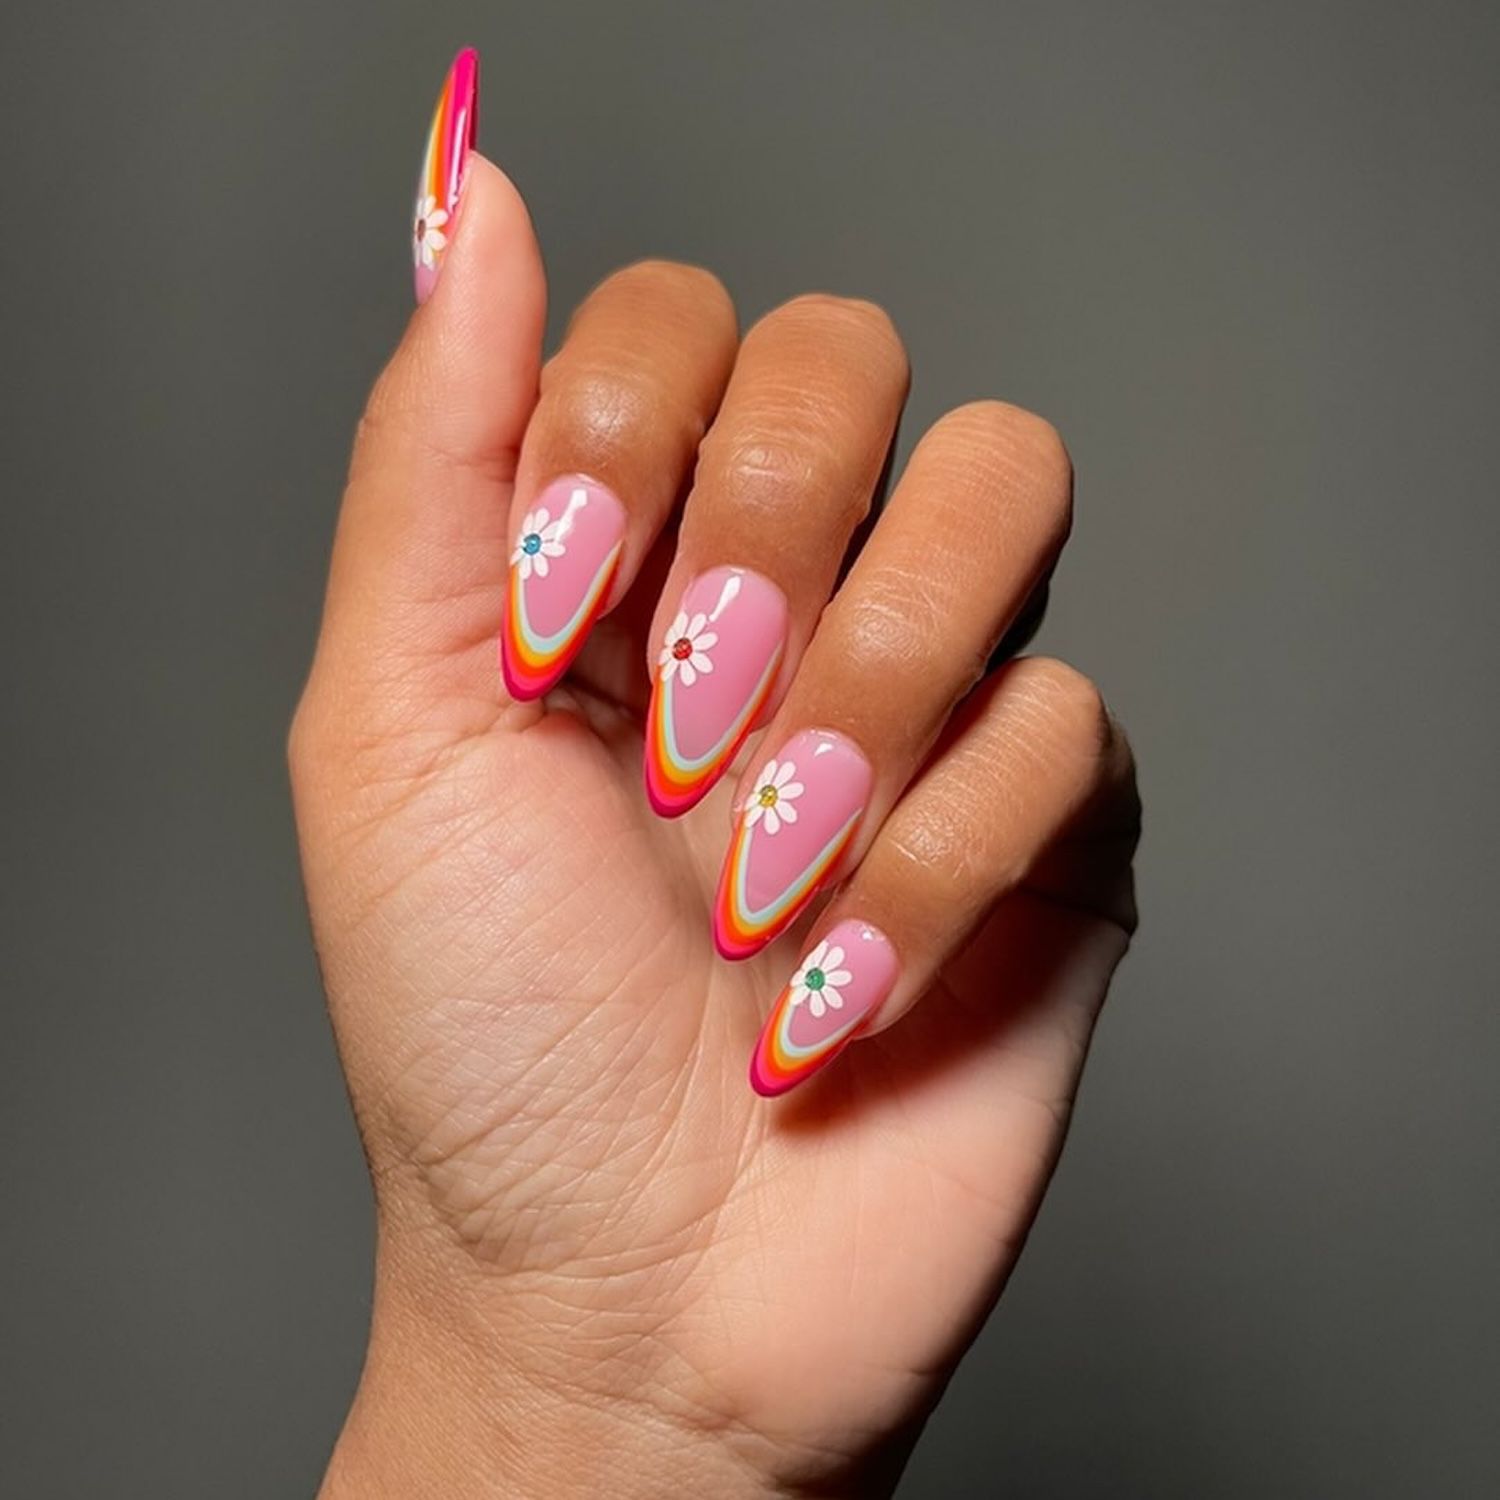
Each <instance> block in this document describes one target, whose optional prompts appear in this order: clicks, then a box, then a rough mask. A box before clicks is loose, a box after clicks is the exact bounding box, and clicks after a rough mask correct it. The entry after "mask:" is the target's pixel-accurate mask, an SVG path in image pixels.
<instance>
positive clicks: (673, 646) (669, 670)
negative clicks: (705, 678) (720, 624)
mask: <svg viewBox="0 0 1500 1500" xmlns="http://www.w3.org/2000/svg"><path fill="white" fill-rule="evenodd" d="M707 624H708V616H707V615H705V614H702V613H699V614H696V615H694V616H693V618H692V619H691V620H690V619H688V617H687V613H686V611H679V612H678V615H677V618H676V619H675V620H673V621H672V628H671V629H670V630H668V631H667V639H666V644H665V645H663V646H662V648H661V655H660V656H658V657H657V659H656V664H657V666H659V667H660V668H661V680H662V681H663V682H666V681H667V680H668V679H669V678H671V677H674V676H675V677H677V678H679V679H680V680H681V682H682V685H683V687H692V685H693V684H694V683H695V682H697V680H698V679H699V677H701V676H702V675H703V674H704V673H705V672H712V671H713V669H714V664H713V659H712V658H711V657H710V656H709V654H708V653H709V650H710V649H711V648H712V647H714V646H717V645H718V644H719V635H718V632H717V631H714V630H706V629H704V627H705V626H706V625H707Z"/></svg>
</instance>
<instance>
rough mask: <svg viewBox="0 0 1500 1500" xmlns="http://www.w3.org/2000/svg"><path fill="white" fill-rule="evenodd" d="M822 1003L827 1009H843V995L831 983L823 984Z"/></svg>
mask: <svg viewBox="0 0 1500 1500" xmlns="http://www.w3.org/2000/svg"><path fill="white" fill-rule="evenodd" d="M823 1004H824V1005H826V1006H827V1007H828V1008H829V1010H843V1008H844V997H843V996H842V995H841V994H839V992H838V991H837V990H836V989H834V987H833V986H832V985H831V984H825V985H824V986H823Z"/></svg>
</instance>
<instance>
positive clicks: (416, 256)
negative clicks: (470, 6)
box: [411, 47, 479, 302]
mask: <svg viewBox="0 0 1500 1500" xmlns="http://www.w3.org/2000/svg"><path fill="white" fill-rule="evenodd" d="M478 124H479V54H478V53H477V52H476V51H475V50H474V49H473V48H472V47H465V48H464V50H463V51H462V52H460V53H459V54H458V56H457V57H455V58H454V59H453V64H452V66H451V67H450V68H449V69H448V76H447V77H446V78H444V80H443V87H442V91H441V92H440V93H439V94H438V101H437V108H436V109H435V110H434V111H433V114H432V125H431V127H430V128H429V129H428V132H427V149H426V150H425V151H424V152H423V155H422V170H421V172H420V173H419V174H418V176H417V202H416V207H415V209H414V210H413V212H412V231H411V254H412V266H413V269H414V272H415V276H416V291H417V301H418V302H425V301H426V300H427V299H428V298H429V297H430V296H431V295H432V289H433V287H435V286H436V285H437V279H438V272H439V271H440V270H441V269H442V263H443V256H444V254H445V253H446V251H447V249H448V246H449V244H451V243H452V240H453V234H454V230H455V228H456V227H457V226H456V223H455V220H456V217H457V214H458V202H459V198H460V196H461V194H462V193H463V186H464V174H465V172H466V171H467V169H468V165H469V151H470V149H471V148H472V147H473V145H474V132H475V129H476V128H477V126H478Z"/></svg>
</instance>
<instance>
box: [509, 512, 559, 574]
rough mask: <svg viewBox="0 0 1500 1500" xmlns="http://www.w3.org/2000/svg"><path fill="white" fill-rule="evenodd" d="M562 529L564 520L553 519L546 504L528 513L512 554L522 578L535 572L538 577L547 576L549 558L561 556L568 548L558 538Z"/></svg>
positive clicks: (511, 559) (513, 563)
mask: <svg viewBox="0 0 1500 1500" xmlns="http://www.w3.org/2000/svg"><path fill="white" fill-rule="evenodd" d="M561 531H562V522H561V521H553V520H552V519H551V517H550V516H549V515H548V514H547V508H546V507H545V506H543V507H542V508H541V509H540V510H533V511H528V512H527V513H526V519H525V520H524V521H522V522H521V539H520V540H519V541H518V542H517V543H516V550H515V551H514V552H512V553H511V555H510V561H511V566H512V567H514V568H517V569H518V570H519V571H520V574H521V577H522V578H530V577H531V575H532V574H533V573H535V574H536V576H537V577H538V578H545V577H546V576H547V566H548V564H547V559H548V558H549V557H561V556H562V555H563V553H565V552H566V551H567V550H568V549H567V548H566V547H564V546H563V544H562V543H561V542H560V541H559V540H558V536H559V534H560V533H561Z"/></svg>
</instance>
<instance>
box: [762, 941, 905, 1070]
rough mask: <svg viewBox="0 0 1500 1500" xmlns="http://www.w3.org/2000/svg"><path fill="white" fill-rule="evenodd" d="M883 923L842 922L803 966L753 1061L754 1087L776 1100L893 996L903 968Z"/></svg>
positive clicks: (830, 1056) (770, 1021)
mask: <svg viewBox="0 0 1500 1500" xmlns="http://www.w3.org/2000/svg"><path fill="white" fill-rule="evenodd" d="M900 967H901V966H900V964H899V962H898V961H897V959H896V950H895V949H894V948H893V947H892V946H891V942H890V939H889V938H887V937H886V935H885V934H884V933H883V932H881V931H880V929H879V928H878V927H871V926H870V925H869V923H867V922H859V921H855V920H852V919H850V920H847V921H843V922H840V923H839V924H838V925H837V926H836V927H834V928H833V929H832V930H831V931H829V932H827V933H825V934H824V935H823V938H822V939H821V941H819V942H817V943H815V944H814V945H813V947H812V949H811V951H810V952H809V953H807V954H806V956H805V957H804V958H803V960H802V962H801V963H800V964H798V965H797V971H796V973H795V974H793V975H792V977H791V979H790V981H788V983H787V987H786V988H785V989H784V990H782V992H781V994H780V995H779V996H778V997H777V1000H776V1007H775V1009H774V1010H772V1012H771V1015H770V1018H769V1019H768V1020H767V1022H766V1024H765V1028H764V1030H762V1032H761V1034H760V1041H759V1042H757V1043H756V1045H755V1053H754V1055H753V1056H752V1057H751V1059H750V1086H751V1088H753V1089H754V1090H755V1092H756V1093H757V1094H764V1095H766V1096H767V1097H768V1098H769V1097H771V1096H773V1095H776V1094H784V1093H786V1091H787V1090H788V1089H791V1088H795V1087H796V1086H797V1085H798V1084H799V1083H801V1082H802V1080H803V1079H804V1078H807V1077H810V1076H811V1075H812V1074H813V1073H816V1072H817V1071H818V1069H819V1068H822V1067H825V1066H826V1065H827V1064H828V1063H830V1062H832V1061H833V1059H834V1058H835V1057H837V1056H838V1054H839V1053H840V1052H842V1051H843V1050H844V1047H845V1045H846V1044H847V1043H848V1042H849V1040H850V1038H851V1037H853V1035H854V1033H855V1032H856V1031H858V1030H859V1028H860V1027H861V1026H862V1025H863V1024H864V1022H865V1021H866V1020H868V1019H869V1017H870V1016H871V1015H872V1014H873V1013H874V1011H875V1008H876V1007H877V1006H878V1005H879V1004H880V1003H881V1002H882V1001H883V1000H884V999H885V998H886V996H887V995H889V994H890V992H891V990H892V988H893V987H894V985H895V983H896V975H897V973H898V972H899V970H900Z"/></svg>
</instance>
